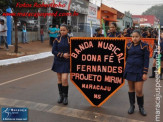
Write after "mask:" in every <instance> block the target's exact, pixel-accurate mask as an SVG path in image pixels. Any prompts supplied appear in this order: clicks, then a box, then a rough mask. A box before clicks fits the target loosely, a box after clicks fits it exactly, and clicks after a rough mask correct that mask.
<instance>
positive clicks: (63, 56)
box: [52, 24, 70, 105]
mask: <svg viewBox="0 0 163 122" xmlns="http://www.w3.org/2000/svg"><path fill="white" fill-rule="evenodd" d="M60 34H61V36H59V37H57V38H56V39H55V42H54V45H53V49H52V53H53V54H54V55H55V58H54V63H53V66H52V70H53V71H54V72H56V73H57V77H58V90H59V99H58V103H63V104H64V105H67V104H68V74H69V73H70V59H69V58H70V54H69V52H70V45H69V40H70V38H69V36H68V35H67V34H68V27H67V25H65V24H63V25H61V27H60Z"/></svg>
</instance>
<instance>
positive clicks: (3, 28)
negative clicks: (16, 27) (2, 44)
mask: <svg viewBox="0 0 163 122" xmlns="http://www.w3.org/2000/svg"><path fill="white" fill-rule="evenodd" d="M0 28H1V29H0V31H4V30H6V31H5V32H0V36H7V26H6V24H4V25H2V24H1V26H0Z"/></svg>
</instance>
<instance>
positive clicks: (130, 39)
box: [126, 37, 155, 58]
mask: <svg viewBox="0 0 163 122" xmlns="http://www.w3.org/2000/svg"><path fill="white" fill-rule="evenodd" d="M126 39H127V43H128V42H131V41H132V38H131V37H126ZM141 40H142V41H143V42H145V43H147V44H148V45H149V51H150V58H152V56H153V46H154V40H155V38H142V39H141Z"/></svg>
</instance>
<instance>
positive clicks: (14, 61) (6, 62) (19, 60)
mask: <svg viewBox="0 0 163 122" xmlns="http://www.w3.org/2000/svg"><path fill="white" fill-rule="evenodd" d="M50 56H53V54H52V53H51V52H44V53H39V54H34V55H27V56H22V57H18V58H12V59H5V60H0V66H7V65H11V64H18V63H23V62H28V61H34V60H38V59H43V58H47V57H50Z"/></svg>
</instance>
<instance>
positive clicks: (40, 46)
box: [0, 40, 52, 60]
mask: <svg viewBox="0 0 163 122" xmlns="http://www.w3.org/2000/svg"><path fill="white" fill-rule="evenodd" d="M51 49H52V47H51V46H50V45H49V40H47V41H44V43H41V42H40V41H33V42H29V43H28V44H23V43H19V44H18V52H19V53H18V54H17V55H15V54H14V45H12V46H9V50H6V48H4V47H3V46H1V48H0V60H5V59H11V58H17V57H21V56H27V55H33V54H39V53H43V52H50V51H51Z"/></svg>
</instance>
